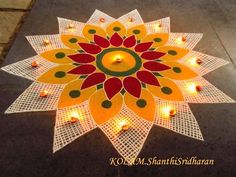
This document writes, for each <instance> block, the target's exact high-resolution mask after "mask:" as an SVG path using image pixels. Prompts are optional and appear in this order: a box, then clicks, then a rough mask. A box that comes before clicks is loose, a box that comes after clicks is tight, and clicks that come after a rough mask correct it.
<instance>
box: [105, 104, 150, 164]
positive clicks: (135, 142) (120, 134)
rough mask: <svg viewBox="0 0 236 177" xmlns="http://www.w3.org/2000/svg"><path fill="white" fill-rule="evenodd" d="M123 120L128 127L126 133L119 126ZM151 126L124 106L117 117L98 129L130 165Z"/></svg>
mask: <svg viewBox="0 0 236 177" xmlns="http://www.w3.org/2000/svg"><path fill="white" fill-rule="evenodd" d="M124 120H125V121H126V123H127V124H128V125H129V126H130V127H129V129H128V130H126V131H123V130H122V129H121V127H120V126H119V125H120V122H121V121H124ZM152 125H153V124H152V123H151V122H148V121H146V120H144V119H142V118H140V117H139V116H137V115H135V114H134V113H133V112H132V111H131V110H129V109H128V108H127V107H125V106H124V107H123V108H122V110H121V112H120V113H119V114H118V115H116V116H115V117H114V118H112V119H111V120H109V121H108V122H106V123H105V124H103V125H102V126H101V127H100V128H101V129H102V131H103V132H104V133H105V134H106V136H107V137H108V138H109V140H110V141H111V143H112V144H113V146H114V147H115V148H116V150H117V151H118V152H119V153H120V154H121V156H122V157H123V158H124V159H125V160H126V161H127V162H128V163H129V164H132V162H133V160H134V159H135V158H136V157H137V156H138V154H139V152H140V151H141V149H142V147H143V144H144V142H145V140H146V138H147V135H148V133H149V131H150V129H151V127H152Z"/></svg>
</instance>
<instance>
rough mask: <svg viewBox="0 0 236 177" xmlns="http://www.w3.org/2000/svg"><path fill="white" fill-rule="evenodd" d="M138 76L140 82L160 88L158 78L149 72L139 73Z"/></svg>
mask: <svg viewBox="0 0 236 177" xmlns="http://www.w3.org/2000/svg"><path fill="white" fill-rule="evenodd" d="M136 75H137V77H138V79H139V80H140V81H142V82H144V83H146V84H150V85H155V86H160V84H159V82H158V80H157V78H156V77H155V76H154V75H153V74H152V73H151V72H149V71H138V72H137V74H136Z"/></svg>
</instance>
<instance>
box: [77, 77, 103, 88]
mask: <svg viewBox="0 0 236 177" xmlns="http://www.w3.org/2000/svg"><path fill="white" fill-rule="evenodd" d="M105 79H106V76H105V74H103V73H93V74H91V75H89V76H88V77H87V78H86V79H85V80H84V82H83V84H82V86H81V89H86V88H88V87H91V86H94V85H97V84H99V83H101V82H103V81H105Z"/></svg>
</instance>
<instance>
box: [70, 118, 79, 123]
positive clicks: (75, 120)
mask: <svg viewBox="0 0 236 177" xmlns="http://www.w3.org/2000/svg"><path fill="white" fill-rule="evenodd" d="M78 120H79V119H78V118H77V117H71V118H70V122H71V123H76V122H78Z"/></svg>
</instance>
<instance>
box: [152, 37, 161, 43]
mask: <svg viewBox="0 0 236 177" xmlns="http://www.w3.org/2000/svg"><path fill="white" fill-rule="evenodd" d="M153 41H155V42H161V41H162V39H161V38H159V37H157V38H154V39H153Z"/></svg>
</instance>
